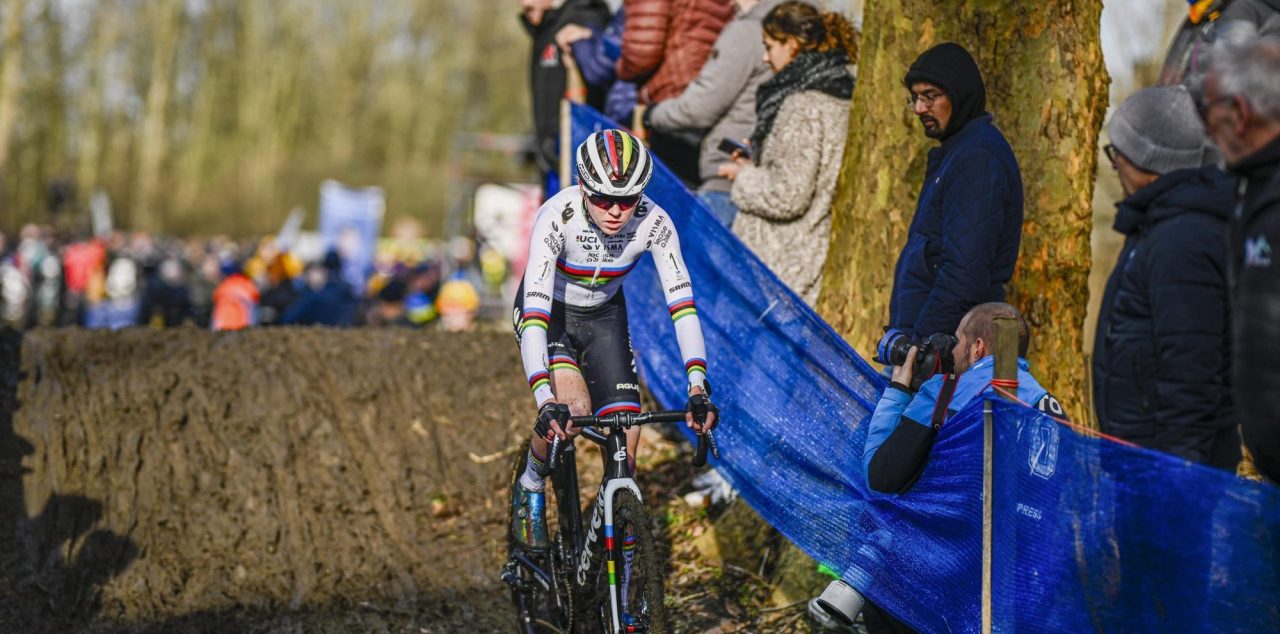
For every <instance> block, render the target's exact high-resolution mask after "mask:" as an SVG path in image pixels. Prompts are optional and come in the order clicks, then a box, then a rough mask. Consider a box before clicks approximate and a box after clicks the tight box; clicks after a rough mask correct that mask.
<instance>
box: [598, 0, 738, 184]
mask: <svg viewBox="0 0 1280 634" xmlns="http://www.w3.org/2000/svg"><path fill="white" fill-rule="evenodd" d="M623 9H624V10H625V11H626V14H627V17H626V25H625V26H624V28H623V30H622V57H621V58H620V59H618V78H620V79H622V80H623V81H633V82H637V83H639V84H640V103H643V104H645V105H652V104H655V103H658V102H661V101H666V100H667V99H674V98H675V97H678V96H680V94H681V93H683V92H684V89H685V87H686V86H688V85H689V82H691V81H693V78H694V77H695V76H697V74H698V71H699V70H701V69H702V65H703V64H705V63H706V62H707V58H708V57H709V56H710V55H711V49H712V46H713V45H714V44H715V41H716V37H717V36H719V35H720V30H721V29H723V28H724V25H725V24H726V23H728V22H729V19H730V18H732V17H733V6H732V0H683V1H675V0H624V2H623ZM703 132H704V131H703V130H697V131H682V132H681V133H678V134H676V133H669V132H660V131H657V130H654V131H651V132H649V138H648V139H647V140H646V142H647V143H648V145H649V150H650V151H652V152H654V153H655V154H657V155H658V158H660V159H662V162H663V163H664V164H666V166H667V167H668V168H670V169H671V171H672V172H673V173H674V174H675V175H676V176H678V177H679V178H680V180H681V181H684V183H685V185H687V186H688V187H689V189H696V188H697V187H698V145H699V144H700V143H701V141H702V136H703Z"/></svg>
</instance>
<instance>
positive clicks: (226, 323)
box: [210, 260, 258, 330]
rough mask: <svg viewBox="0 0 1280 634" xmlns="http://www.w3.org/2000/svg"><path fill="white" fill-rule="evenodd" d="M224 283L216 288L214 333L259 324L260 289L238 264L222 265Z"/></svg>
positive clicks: (229, 262) (212, 320)
mask: <svg viewBox="0 0 1280 634" xmlns="http://www.w3.org/2000/svg"><path fill="white" fill-rule="evenodd" d="M222 274H223V276H224V277H223V278H222V282H220V283H219V284H218V286H217V288H214V289H213V316H212V318H211V322H210V326H211V327H212V328H213V329H214V330H240V329H241V328H248V327H249V326H254V325H257V323H258V287H257V286H256V285H254V283H253V281H252V280H250V279H249V278H248V276H246V275H245V274H244V270H243V269H242V267H241V265H240V263H239V262H236V261H235V260H230V261H228V262H227V263H226V264H224V265H223V268H222Z"/></svg>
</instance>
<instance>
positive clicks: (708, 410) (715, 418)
mask: <svg viewBox="0 0 1280 634" xmlns="http://www.w3.org/2000/svg"><path fill="white" fill-rule="evenodd" d="M719 419H720V408H718V407H716V405H715V403H712V402H711V398H710V397H708V396H706V395H705V394H703V393H702V390H701V389H699V388H696V387H695V388H694V392H693V393H692V394H690V395H689V403H688V405H686V406H685V411H684V422H685V424H687V425H689V427H690V428H691V429H693V431H696V432H698V433H699V434H703V433H706V432H709V431H711V430H712V429H714V428H715V426H716V423H717V422H719Z"/></svg>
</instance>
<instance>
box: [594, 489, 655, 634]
mask: <svg viewBox="0 0 1280 634" xmlns="http://www.w3.org/2000/svg"><path fill="white" fill-rule="evenodd" d="M623 487H626V488H628V489H630V490H631V492H632V493H635V494H636V499H637V500H643V499H644V498H643V497H641V496H640V487H639V486H638V485H637V484H636V481H635V480H632V479H631V478H614V479H612V480H609V482H608V483H607V484H606V485H604V486H602V487H601V491H600V495H599V496H598V497H596V506H595V509H594V510H593V511H592V512H591V528H590V529H588V530H587V540H586V542H585V544H584V546H583V549H582V559H581V561H579V562H578V585H579V586H585V585H587V571H588V570H590V568H591V550H592V549H591V545H592V544H593V543H595V541H596V531H597V530H598V529H599V528H600V525H601V522H602V521H603V523H604V535H605V550H604V562H603V563H604V564H605V565H607V566H609V567H610V568H609V596H611V597H616V596H618V594H617V586H618V583H617V576H616V571H614V570H613V568H612V567H613V560H614V557H613V494H614V492H616V491H617V490H618V489H621V488H623ZM601 515H603V517H601ZM610 603H611V605H610V610H611V612H612V616H613V631H615V632H617V631H619V629H618V628H619V627H620V617H619V615H618V602H617V601H611V602H610Z"/></svg>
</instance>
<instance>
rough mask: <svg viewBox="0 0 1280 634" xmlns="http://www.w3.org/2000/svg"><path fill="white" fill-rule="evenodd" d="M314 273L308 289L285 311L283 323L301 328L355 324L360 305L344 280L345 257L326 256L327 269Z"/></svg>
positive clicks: (323, 268)
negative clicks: (343, 262)
mask: <svg viewBox="0 0 1280 634" xmlns="http://www.w3.org/2000/svg"><path fill="white" fill-rule="evenodd" d="M311 272H312V273H313V279H311V280H309V284H308V288H307V290H305V291H303V293H302V296H301V297H299V298H298V301H296V302H294V303H293V305H292V306H290V307H289V310H287V311H285V314H284V319H283V322H284V323H285V324H292V325H299V326H338V327H346V326H350V325H352V324H354V323H355V317H356V308H357V304H358V302H357V300H356V296H355V291H353V290H352V289H351V285H350V284H348V283H347V282H346V281H345V280H343V279H342V258H341V257H339V256H338V254H337V253H336V252H334V251H330V252H328V253H327V254H325V256H324V266H323V267H315V268H313V269H312V271H311Z"/></svg>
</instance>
